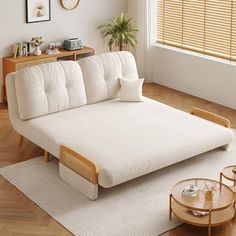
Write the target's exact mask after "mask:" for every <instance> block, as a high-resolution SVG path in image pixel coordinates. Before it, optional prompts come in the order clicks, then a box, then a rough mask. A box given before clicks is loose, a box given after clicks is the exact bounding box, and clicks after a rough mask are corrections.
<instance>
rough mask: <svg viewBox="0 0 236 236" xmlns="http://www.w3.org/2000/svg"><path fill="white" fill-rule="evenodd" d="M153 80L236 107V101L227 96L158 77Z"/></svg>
mask: <svg viewBox="0 0 236 236" xmlns="http://www.w3.org/2000/svg"><path fill="white" fill-rule="evenodd" d="M152 82H153V83H157V84H160V85H163V86H166V87H169V88H172V89H176V90H179V91H181V92H184V93H187V94H190V95H193V96H196V97H199V98H202V99H205V100H208V101H211V102H214V103H217V104H220V105H223V106H226V107H229V108H232V109H236V102H235V101H230V100H227V99H225V98H221V97H220V96H217V97H216V96H215V95H213V94H211V93H210V91H208V93H207V94H206V93H205V92H203V91H199V90H196V89H193V88H190V87H187V86H185V85H183V84H180V83H176V82H173V81H170V80H161V79H158V78H156V79H155V81H154V80H152Z"/></svg>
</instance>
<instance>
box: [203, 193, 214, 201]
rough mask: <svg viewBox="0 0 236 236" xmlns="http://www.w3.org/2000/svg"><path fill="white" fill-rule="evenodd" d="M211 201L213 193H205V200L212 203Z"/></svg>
mask: <svg viewBox="0 0 236 236" xmlns="http://www.w3.org/2000/svg"><path fill="white" fill-rule="evenodd" d="M212 199H213V192H212V191H206V192H205V200H206V201H212Z"/></svg>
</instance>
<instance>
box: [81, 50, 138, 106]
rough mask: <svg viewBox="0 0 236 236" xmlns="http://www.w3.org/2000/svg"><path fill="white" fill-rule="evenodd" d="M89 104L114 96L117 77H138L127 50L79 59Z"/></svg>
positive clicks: (117, 82) (116, 90)
mask: <svg viewBox="0 0 236 236" xmlns="http://www.w3.org/2000/svg"><path fill="white" fill-rule="evenodd" d="M79 64H80V66H81V69H82V72H83V77H84V84H85V90H86V94H87V101H88V103H89V104H91V103H96V102H100V101H103V100H107V99H112V98H116V97H117V96H118V95H119V91H120V82H119V78H124V79H131V80H134V79H138V72H137V67H136V62H135V59H134V56H133V55H132V54H131V53H129V52H112V53H105V54H101V55H98V56H93V57H87V58H84V59H82V60H80V61H79Z"/></svg>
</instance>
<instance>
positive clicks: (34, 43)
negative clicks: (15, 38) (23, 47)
mask: <svg viewBox="0 0 236 236" xmlns="http://www.w3.org/2000/svg"><path fill="white" fill-rule="evenodd" d="M42 43H43V38H42V37H33V38H32V39H31V45H32V46H33V47H34V48H35V51H34V55H35V56H40V55H41V54H42V52H41V49H40V46H41V45H42Z"/></svg>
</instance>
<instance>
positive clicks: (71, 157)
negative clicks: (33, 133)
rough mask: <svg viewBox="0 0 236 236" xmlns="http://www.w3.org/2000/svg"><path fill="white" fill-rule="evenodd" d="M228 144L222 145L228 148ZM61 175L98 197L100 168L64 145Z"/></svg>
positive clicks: (196, 111) (207, 115)
mask: <svg viewBox="0 0 236 236" xmlns="http://www.w3.org/2000/svg"><path fill="white" fill-rule="evenodd" d="M190 113H191V114H192V115H194V116H198V117H200V118H203V119H206V120H208V121H211V122H214V123H217V124H219V125H222V126H224V127H226V128H230V121H229V120H228V119H226V118H224V117H222V116H219V115H216V114H214V113H211V112H208V111H205V110H203V109H200V108H196V107H193V108H192V110H191V112H190ZM22 143H23V136H21V138H20V145H22ZM226 148H227V145H226V146H224V147H222V149H226ZM44 158H45V161H46V162H48V161H49V153H48V152H47V151H44ZM59 169H60V176H61V178H62V179H63V180H64V181H66V182H68V183H69V184H70V185H72V187H74V188H76V189H77V190H78V191H80V192H81V193H83V194H84V195H85V196H87V197H88V198H89V199H91V200H96V199H97V197H98V174H99V170H98V167H97V166H96V164H95V163H93V162H92V161H90V160H89V159H87V158H86V157H83V156H82V155H80V154H79V153H77V152H75V151H73V150H72V149H70V148H68V147H66V146H64V145H62V146H61V147H60V164H59Z"/></svg>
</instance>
